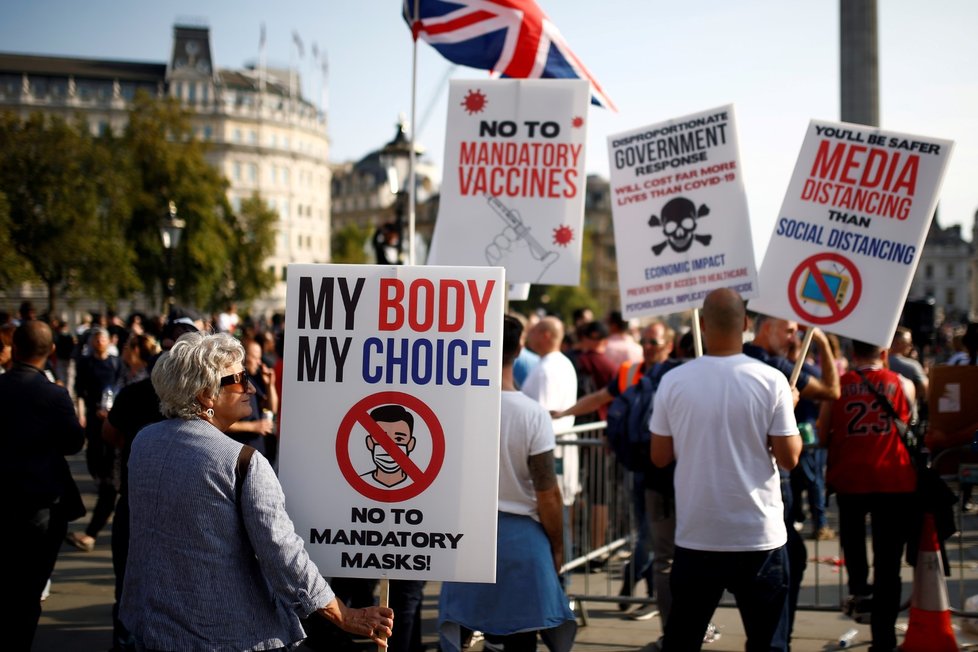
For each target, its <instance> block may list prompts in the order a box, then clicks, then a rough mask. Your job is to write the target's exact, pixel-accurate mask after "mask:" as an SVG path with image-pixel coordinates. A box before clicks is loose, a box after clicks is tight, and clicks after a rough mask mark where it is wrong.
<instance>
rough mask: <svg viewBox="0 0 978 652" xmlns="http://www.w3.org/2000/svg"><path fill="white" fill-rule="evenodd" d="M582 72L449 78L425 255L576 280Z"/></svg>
mask: <svg viewBox="0 0 978 652" xmlns="http://www.w3.org/2000/svg"><path fill="white" fill-rule="evenodd" d="M588 89H589V86H588V83H587V82H586V81H582V80H567V79H559V80H558V79H546V80H525V79H521V80H514V79H504V80H485V79H483V80H452V81H451V82H450V87H449V93H448V126H447V132H446V135H445V174H444V178H443V180H442V185H441V198H440V203H439V206H438V220H437V222H436V223H435V231H434V235H433V236H432V245H431V253H430V254H429V257H428V262H429V263H430V264H432V265H478V264H484V265H490V266H496V265H498V266H500V267H505V268H506V280H507V281H508V282H510V283H519V282H526V283H543V284H550V285H577V284H578V282H579V281H580V273H581V242H582V237H583V235H584V233H583V229H584V192H585V182H586V177H585V173H584V169H585V168H584V144H585V142H586V139H587V115H588V114H587V110H588V101H589V97H590V95H589V90H588Z"/></svg>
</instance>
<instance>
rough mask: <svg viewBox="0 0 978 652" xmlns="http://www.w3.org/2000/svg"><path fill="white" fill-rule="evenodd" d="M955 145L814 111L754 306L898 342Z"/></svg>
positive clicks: (871, 340)
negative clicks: (823, 117) (818, 116)
mask: <svg viewBox="0 0 978 652" xmlns="http://www.w3.org/2000/svg"><path fill="white" fill-rule="evenodd" d="M953 146H954V143H953V142H951V141H949V140H941V139H939V138H927V137H921V136H911V135H908V134H900V133H895V132H891V131H882V130H880V129H876V128H872V127H865V126H863V125H853V124H845V123H833V122H821V121H815V120H813V121H812V122H811V124H810V125H809V127H808V132H807V134H806V135H805V141H804V143H802V147H801V153H800V154H799V156H798V162H797V164H796V165H795V170H794V173H793V174H792V176H791V183H790V184H789V186H788V192H787V194H786V195H785V198H784V203H783V204H782V206H781V214H780V215H779V216H778V220H777V222H776V223H775V226H774V233H773V234H772V236H771V241H770V243H769V244H768V248H767V254H766V255H765V257H764V262H763V264H762V265H761V272H760V279H759V281H758V283H759V286H760V296H759V297H758V298H756V299H754V300H753V301H751V302H750V308H751V310H756V311H758V312H761V313H765V314H769V315H774V316H777V317H782V318H784V319H791V320H795V321H799V322H802V323H805V324H809V325H812V326H819V327H822V328H824V329H825V330H828V331H831V332H833V333H837V334H839V335H844V336H846V337H851V338H853V339H857V340H862V341H864V342H869V343H872V344H877V345H880V346H889V344H890V341H891V340H892V338H893V333H894V332H895V331H896V327H897V321H898V320H899V318H900V312H901V311H902V310H903V303H904V301H906V298H907V292H909V290H910V283H911V282H912V281H913V275H914V271H915V270H916V269H917V263H918V262H919V261H920V251H921V248H922V247H923V245H924V240H925V238H926V237H927V230H928V229H929V228H930V222H931V219H932V218H933V215H934V209H935V208H936V206H937V199H938V195H939V190H940V186H941V182H942V181H943V179H944V172H945V170H946V168H947V162H948V159H949V158H950V155H951V149H952V148H953Z"/></svg>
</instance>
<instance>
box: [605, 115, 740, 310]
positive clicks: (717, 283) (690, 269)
mask: <svg viewBox="0 0 978 652" xmlns="http://www.w3.org/2000/svg"><path fill="white" fill-rule="evenodd" d="M608 157H609V159H610V161H611V195H612V196H611V201H612V204H611V212H612V215H613V217H614V223H615V250H616V252H617V260H618V283H619V286H620V289H621V298H622V299H621V303H622V313H623V314H624V316H625V317H626V318H632V317H643V316H646V315H658V314H664V313H670V312H677V311H681V310H685V309H687V308H699V307H700V306H702V305H703V298H704V297H705V296H706V295H707V294H708V293H709V292H710V291H711V290H714V289H716V288H723V287H729V288H734V289H735V290H737V291H738V292H740V294H741V296H743V297H745V298H747V297H751V296H754V294H755V286H756V282H757V279H756V276H757V272H756V270H755V266H754V246H753V244H752V240H751V234H750V222H749V220H748V217H747V198H746V196H745V195H744V180H743V173H742V172H741V169H740V160H739V156H738V148H737V128H736V123H735V120H734V109H733V105H730V106H725V107H720V108H718V109H713V110H711V111H704V112H702V113H697V114H694V115H687V116H684V117H682V118H676V119H675V120H670V121H668V122H661V123H658V124H654V125H649V126H647V127H642V128H640V129H634V130H632V131H628V132H624V133H620V134H615V135H613V136H609V137H608Z"/></svg>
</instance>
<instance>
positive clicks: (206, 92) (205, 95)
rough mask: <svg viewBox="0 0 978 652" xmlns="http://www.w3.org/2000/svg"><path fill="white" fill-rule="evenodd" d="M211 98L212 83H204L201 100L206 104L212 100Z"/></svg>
mask: <svg viewBox="0 0 978 652" xmlns="http://www.w3.org/2000/svg"><path fill="white" fill-rule="evenodd" d="M210 99H211V86H210V84H204V85H203V86H202V87H201V89H200V101H201V102H203V103H204V104H207V103H208V102H210Z"/></svg>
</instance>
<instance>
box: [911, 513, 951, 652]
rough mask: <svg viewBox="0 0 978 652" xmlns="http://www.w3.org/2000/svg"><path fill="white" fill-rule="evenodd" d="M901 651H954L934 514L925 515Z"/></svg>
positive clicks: (948, 603)
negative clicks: (908, 618)
mask: <svg viewBox="0 0 978 652" xmlns="http://www.w3.org/2000/svg"><path fill="white" fill-rule="evenodd" d="M900 649H901V650H902V651H903V652H957V651H958V642H957V641H956V640H955V638H954V630H953V629H952V628H951V605H950V602H949V601H948V599H947V584H946V583H945V582H944V567H943V566H942V564H941V552H940V546H938V544H937V530H936V529H935V528H934V516H933V514H926V515H924V527H923V530H922V531H921V533H920V548H919V550H918V552H917V567H916V568H915V569H914V573H913V597H911V599H910V622H909V623H908V625H907V635H906V637H905V638H904V639H903V645H902V646H900Z"/></svg>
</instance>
